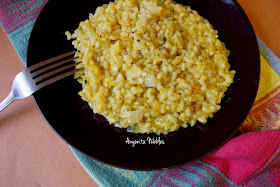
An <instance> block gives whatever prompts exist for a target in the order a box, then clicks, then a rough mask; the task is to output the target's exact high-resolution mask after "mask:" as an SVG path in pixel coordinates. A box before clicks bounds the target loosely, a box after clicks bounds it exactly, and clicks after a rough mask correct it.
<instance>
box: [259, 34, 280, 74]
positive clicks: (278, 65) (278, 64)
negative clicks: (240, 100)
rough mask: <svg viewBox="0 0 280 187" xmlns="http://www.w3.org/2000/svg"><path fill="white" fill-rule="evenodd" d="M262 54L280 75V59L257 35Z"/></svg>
mask: <svg viewBox="0 0 280 187" xmlns="http://www.w3.org/2000/svg"><path fill="white" fill-rule="evenodd" d="M257 40H258V44H259V48H260V52H261V54H262V55H263V56H264V58H265V59H266V60H267V62H268V63H269V65H270V66H271V67H272V68H273V69H274V70H275V71H276V72H277V73H278V75H280V59H279V58H278V57H277V56H276V55H275V54H274V53H273V52H272V51H271V50H270V49H269V48H268V47H267V46H266V45H265V43H264V42H263V41H262V40H261V39H260V38H259V37H257Z"/></svg>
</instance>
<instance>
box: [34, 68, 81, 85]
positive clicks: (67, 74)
mask: <svg viewBox="0 0 280 187" xmlns="http://www.w3.org/2000/svg"><path fill="white" fill-rule="evenodd" d="M80 70H82V69H74V70H72V71H69V72H66V73H63V74H61V75H58V76H56V77H53V78H51V79H48V80H46V81H43V82H41V83H39V84H38V85H37V88H38V89H41V88H43V87H45V86H47V85H49V84H51V83H54V82H56V81H58V80H60V79H63V78H65V77H67V76H69V75H72V74H74V73H75V72H77V71H80Z"/></svg>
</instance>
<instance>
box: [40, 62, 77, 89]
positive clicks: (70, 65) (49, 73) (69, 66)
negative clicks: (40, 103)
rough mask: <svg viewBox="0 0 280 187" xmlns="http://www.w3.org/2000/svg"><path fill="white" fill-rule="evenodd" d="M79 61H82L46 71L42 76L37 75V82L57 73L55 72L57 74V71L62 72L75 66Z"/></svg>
mask: <svg viewBox="0 0 280 187" xmlns="http://www.w3.org/2000/svg"><path fill="white" fill-rule="evenodd" d="M79 63H80V62H78V63H72V64H69V65H67V66H63V67H61V68H58V69H56V70H54V71H51V72H48V73H46V74H44V75H42V76H39V77H37V78H35V79H34V81H35V84H38V82H40V81H43V80H44V79H46V78H48V77H51V76H52V75H55V74H57V73H59V72H62V71H63V70H66V69H69V68H71V67H74V66H75V65H77V64H79Z"/></svg>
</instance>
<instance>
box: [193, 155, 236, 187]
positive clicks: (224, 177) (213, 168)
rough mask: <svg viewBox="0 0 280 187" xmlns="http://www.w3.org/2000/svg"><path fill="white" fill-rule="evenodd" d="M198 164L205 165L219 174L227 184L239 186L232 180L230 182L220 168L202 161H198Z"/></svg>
mask: <svg viewBox="0 0 280 187" xmlns="http://www.w3.org/2000/svg"><path fill="white" fill-rule="evenodd" d="M197 162H198V163H200V164H202V165H204V166H207V167H208V168H210V169H212V170H214V171H215V172H216V173H218V174H219V175H220V176H221V177H222V178H223V179H224V180H225V181H226V182H227V183H229V184H230V185H232V186H238V185H237V184H235V183H234V182H233V181H232V180H230V179H229V178H228V177H227V176H226V175H225V174H224V173H223V172H221V171H220V170H219V169H218V168H216V167H214V166H212V165H210V164H207V163H206V162H203V161H201V160H198V161H197Z"/></svg>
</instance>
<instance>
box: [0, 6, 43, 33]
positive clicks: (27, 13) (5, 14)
mask: <svg viewBox="0 0 280 187" xmlns="http://www.w3.org/2000/svg"><path fill="white" fill-rule="evenodd" d="M47 1H48V0H31V1H13V3H11V2H10V1H9V0H4V1H2V2H1V4H0V10H1V12H0V22H1V24H2V27H3V28H4V30H5V32H6V33H7V34H9V33H11V32H12V31H14V30H16V29H18V28H20V27H21V26H23V25H25V24H26V23H28V22H29V21H31V20H33V19H36V18H37V17H38V15H39V13H40V12H41V10H42V8H43V6H44V5H45V4H46V3H47Z"/></svg>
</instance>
